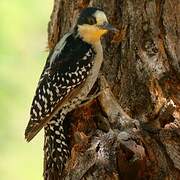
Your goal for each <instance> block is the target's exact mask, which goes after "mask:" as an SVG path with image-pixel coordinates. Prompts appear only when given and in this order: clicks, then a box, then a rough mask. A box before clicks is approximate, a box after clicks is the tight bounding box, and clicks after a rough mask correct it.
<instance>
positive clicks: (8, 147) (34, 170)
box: [0, 0, 52, 180]
mask: <svg viewBox="0 0 180 180" xmlns="http://www.w3.org/2000/svg"><path fill="white" fill-rule="evenodd" d="M51 7H52V1H49V0H38V1H37V0H31V1H24V0H8V1H7V0H1V1H0V19H1V23H0V24H1V25H0V179H1V180H12V179H14V180H32V179H33V180H39V179H42V168H43V150H42V149H43V147H42V146H43V138H42V137H43V132H41V134H40V135H38V136H37V137H36V138H35V139H34V140H33V141H32V143H30V144H28V143H26V142H25V140H24V130H25V127H26V125H27V123H28V120H29V109H30V106H31V101H32V98H33V95H34V92H35V89H36V85H37V82H38V79H39V76H40V73H41V71H42V68H43V65H44V63H45V60H46V56H47V52H45V48H46V46H47V23H48V21H49V17H50V13H51Z"/></svg>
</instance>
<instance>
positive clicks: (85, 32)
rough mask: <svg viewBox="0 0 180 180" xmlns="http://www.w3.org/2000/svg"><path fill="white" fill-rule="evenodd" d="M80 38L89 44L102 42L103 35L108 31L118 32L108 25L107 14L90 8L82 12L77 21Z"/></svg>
mask: <svg viewBox="0 0 180 180" xmlns="http://www.w3.org/2000/svg"><path fill="white" fill-rule="evenodd" d="M76 27H77V30H78V34H79V36H80V37H81V38H82V39H83V40H84V41H86V42H88V43H91V44H93V43H96V42H97V41H100V38H101V36H102V35H104V34H105V33H107V32H108V31H117V29H116V28H114V27H113V26H112V25H110V24H109V23H108V20H107V17H106V15H105V13H104V12H103V11H102V10H101V9H98V8H94V7H88V8H85V9H83V10H82V12H81V13H80V16H79V18H78V20H77V26H76Z"/></svg>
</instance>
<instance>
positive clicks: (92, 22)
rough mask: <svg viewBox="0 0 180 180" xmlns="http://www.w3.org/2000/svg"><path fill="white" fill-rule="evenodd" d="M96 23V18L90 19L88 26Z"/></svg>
mask: <svg viewBox="0 0 180 180" xmlns="http://www.w3.org/2000/svg"><path fill="white" fill-rule="evenodd" d="M95 23H96V20H95V18H93V17H90V18H88V24H90V25H93V24H95Z"/></svg>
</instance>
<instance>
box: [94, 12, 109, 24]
mask: <svg viewBox="0 0 180 180" xmlns="http://www.w3.org/2000/svg"><path fill="white" fill-rule="evenodd" d="M94 17H95V18H96V21H97V24H102V23H103V22H108V20H107V17H106V15H105V14H104V12H102V11H100V10H97V11H96V12H95V13H94Z"/></svg>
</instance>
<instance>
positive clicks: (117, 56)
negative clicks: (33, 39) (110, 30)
mask: <svg viewBox="0 0 180 180" xmlns="http://www.w3.org/2000/svg"><path fill="white" fill-rule="evenodd" d="M87 6H96V7H101V8H102V9H104V11H105V12H106V14H107V16H108V17H109V21H110V22H111V23H112V24H113V25H114V26H116V27H117V28H118V29H120V32H119V33H118V34H116V35H114V36H113V35H112V34H108V35H107V36H106V37H105V39H104V40H103V47H104V63H103V66H102V68H101V73H102V74H103V75H102V74H101V75H100V76H99V79H98V82H97V83H96V84H95V87H94V89H99V90H100V95H99V96H98V97H97V98H96V99H94V100H92V101H91V102H89V103H86V104H85V105H84V106H82V107H80V108H78V109H77V110H75V111H73V112H72V113H70V114H69V115H68V117H67V119H66V121H67V122H71V124H69V128H68V132H69V133H68V134H69V142H70V148H71V157H70V159H69V161H68V162H67V164H66V168H65V170H64V179H75V180H77V179H98V180H101V179H103V180H104V179H173V180H174V179H179V178H180V61H179V56H180V43H179V42H180V41H179V36H180V31H179V30H180V22H179V21H180V13H179V11H178V10H179V6H180V5H179V2H178V0H151V1H150V0H138V1H134V0H126V1H123V0H112V1H108V0H103V1H102V0H93V1H90V0H77V1H72V0H66V1H64V0H54V9H53V12H52V15H51V21H50V23H49V28H48V35H49V36H48V42H49V49H50V50H51V49H52V48H53V47H54V46H55V44H56V43H57V42H58V40H59V39H60V38H61V37H62V35H63V34H64V33H65V32H67V31H68V30H69V29H70V28H71V27H72V26H73V25H74V23H75V21H76V19H75V18H76V16H77V15H78V13H79V11H80V9H82V8H84V7H87ZM92 93H93V92H92Z"/></svg>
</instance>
